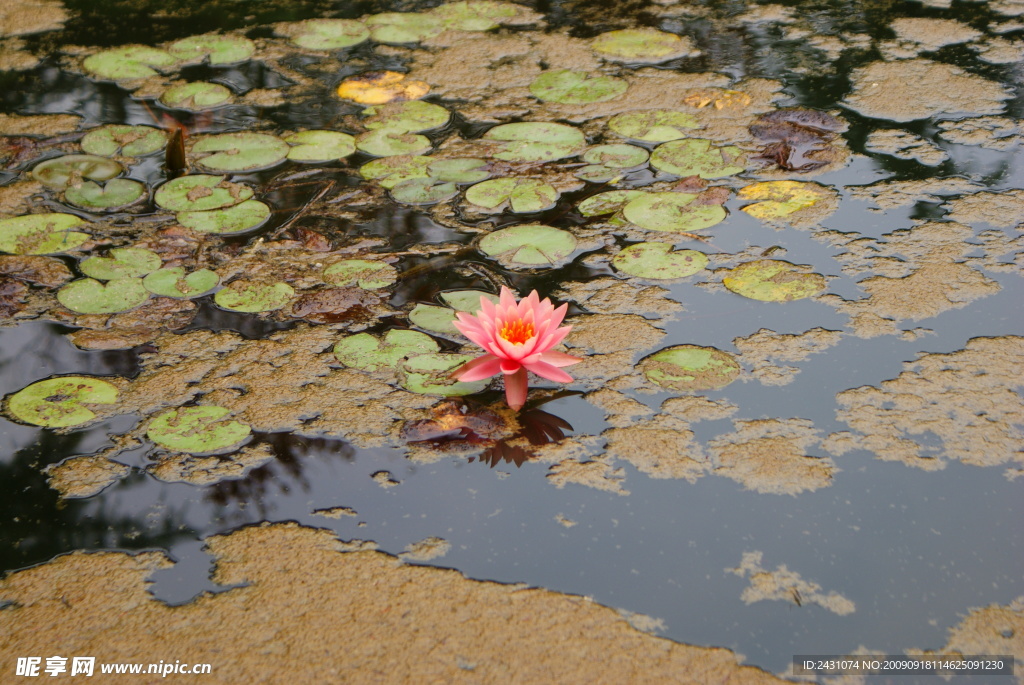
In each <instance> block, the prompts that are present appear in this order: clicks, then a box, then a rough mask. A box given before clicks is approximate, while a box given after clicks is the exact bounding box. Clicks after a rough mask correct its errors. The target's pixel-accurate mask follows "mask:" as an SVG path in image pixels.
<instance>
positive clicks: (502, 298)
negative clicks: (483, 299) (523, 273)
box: [498, 285, 518, 312]
mask: <svg viewBox="0 0 1024 685" xmlns="http://www.w3.org/2000/svg"><path fill="white" fill-rule="evenodd" d="M510 307H511V308H512V311H514V312H517V311H518V310H517V307H516V296H515V295H513V294H512V291H511V290H509V289H508V287H507V286H504V285H503V286H501V295H499V296H498V308H499V309H503V310H506V311H507V310H508V309H509V308H510Z"/></svg>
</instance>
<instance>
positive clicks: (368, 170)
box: [359, 155, 433, 189]
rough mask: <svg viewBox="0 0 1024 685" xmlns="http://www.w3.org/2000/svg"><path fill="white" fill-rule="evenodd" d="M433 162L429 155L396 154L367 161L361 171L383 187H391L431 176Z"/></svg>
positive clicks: (364, 175)
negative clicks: (430, 169)
mask: <svg viewBox="0 0 1024 685" xmlns="http://www.w3.org/2000/svg"><path fill="white" fill-rule="evenodd" d="M432 162H433V160H431V159H430V158H429V157H422V156H419V155H415V156H414V155H395V156H394V157H383V158H381V159H375V160H373V161H372V162H367V163H366V164H364V165H363V166H361V167H359V173H360V174H361V175H362V177H363V178H365V179H367V180H369V181H376V182H377V183H379V184H380V185H381V187H382V188H388V189H390V188H394V187H395V186H397V185H398V184H399V183H404V182H405V181H409V180H412V179H419V178H429V177H430V176H431V173H430V171H429V168H430V167H431V166H432Z"/></svg>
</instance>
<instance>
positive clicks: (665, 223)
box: [622, 192, 726, 233]
mask: <svg viewBox="0 0 1024 685" xmlns="http://www.w3.org/2000/svg"><path fill="white" fill-rule="evenodd" d="M697 197H698V196H697V195H691V194H690V193H673V192H665V193H644V194H643V195H641V196H640V197H637V198H636V199H634V200H631V201H630V202H629V203H628V204H626V205H625V206H624V207H623V209H622V214H623V216H625V217H626V219H627V220H628V221H629V222H630V223H632V224H635V225H636V226H639V227H640V228H644V229H647V230H648V231H663V232H668V233H692V232H694V231H700V230H703V229H705V228H710V227H711V226H714V225H715V224H718V223H721V222H722V221H724V220H725V217H726V212H725V208H724V207H722V206H721V205H719V204H711V205H703V204H700V203H697V202H694V200H696V199H697Z"/></svg>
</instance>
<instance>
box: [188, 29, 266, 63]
mask: <svg viewBox="0 0 1024 685" xmlns="http://www.w3.org/2000/svg"><path fill="white" fill-rule="evenodd" d="M170 52H171V54H173V55H174V56H175V57H177V58H178V60H179V61H181V62H184V63H186V64H196V63H198V62H202V61H203V60H206V59H209V62H210V64H235V63H237V62H244V61H245V60H247V59H249V58H250V57H252V54H253V53H254V52H256V45H255V44H254V43H253V42H252V41H251V40H249V39H248V38H244V37H242V36H218V35H216V34H213V33H208V34H206V35H203V36H192V37H190V38H182V39H181V40H179V41H176V42H174V43H172V44H171V47H170Z"/></svg>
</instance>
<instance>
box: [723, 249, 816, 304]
mask: <svg viewBox="0 0 1024 685" xmlns="http://www.w3.org/2000/svg"><path fill="white" fill-rule="evenodd" d="M722 283H723V284H724V285H725V287H726V288H728V289H729V290H731V291H732V292H734V293H736V294H737V295H742V296H743V297H749V298H750V299H752V300H760V301H762V302H792V301H793V300H801V299H803V298H805V297H811V296H813V295H817V294H818V293H820V292H821V291H823V290H824V289H825V286H826V285H827V283H826V281H825V277H824V276H822V275H821V274H817V273H812V272H810V271H808V270H807V269H805V268H802V267H799V266H797V265H796V264H792V263H790V262H786V261H782V260H777V259H758V260H756V261H753V262H744V263H743V264H740V265H739V266H737V267H735V268H733V269H731V270H730V271H729V275H728V276H726V277H725V278H723V279H722Z"/></svg>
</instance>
